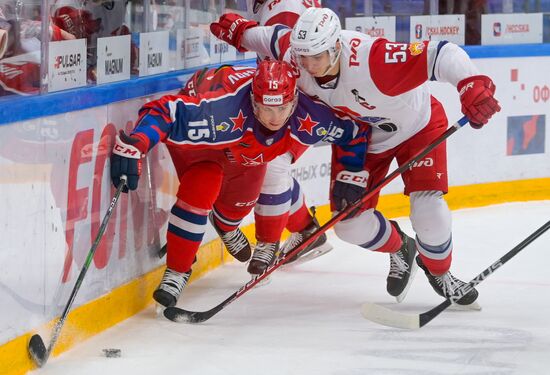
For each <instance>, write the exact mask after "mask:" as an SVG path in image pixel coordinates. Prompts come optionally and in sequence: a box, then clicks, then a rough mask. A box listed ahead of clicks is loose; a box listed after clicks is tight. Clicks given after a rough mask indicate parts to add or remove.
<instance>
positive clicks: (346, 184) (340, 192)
mask: <svg viewBox="0 0 550 375" xmlns="http://www.w3.org/2000/svg"><path fill="white" fill-rule="evenodd" d="M368 181H369V172H367V171H359V172H351V171H345V170H344V171H341V172H339V173H338V175H337V176H336V180H334V185H333V186H332V202H333V203H334V208H335V209H336V210H337V211H342V210H344V209H345V208H346V207H347V206H348V205H350V204H352V203H355V202H356V201H358V200H359V199H360V198H361V197H362V196H363V194H364V192H365V189H366V188H367V183H368Z"/></svg>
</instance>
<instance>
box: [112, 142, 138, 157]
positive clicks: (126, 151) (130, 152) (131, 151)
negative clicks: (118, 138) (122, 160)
mask: <svg viewBox="0 0 550 375" xmlns="http://www.w3.org/2000/svg"><path fill="white" fill-rule="evenodd" d="M114 150H115V151H116V153H117V155H121V156H126V155H127V156H133V157H136V156H138V150H137V149H135V148H129V147H124V146H122V145H120V144H115V147H114Z"/></svg>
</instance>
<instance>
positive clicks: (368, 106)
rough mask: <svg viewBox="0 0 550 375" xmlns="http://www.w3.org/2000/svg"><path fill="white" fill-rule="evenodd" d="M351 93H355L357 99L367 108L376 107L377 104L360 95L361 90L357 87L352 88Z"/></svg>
mask: <svg viewBox="0 0 550 375" xmlns="http://www.w3.org/2000/svg"><path fill="white" fill-rule="evenodd" d="M351 93H352V94H353V96H354V97H355V101H356V102H357V103H359V104H361V105H362V106H363V107H365V108H366V109H368V110H370V111H372V110H373V109H375V108H376V106H374V105H370V104H369V103H368V102H367V101H366V100H365V98H363V97H362V96H361V95H359V90H357V89H352V90H351Z"/></svg>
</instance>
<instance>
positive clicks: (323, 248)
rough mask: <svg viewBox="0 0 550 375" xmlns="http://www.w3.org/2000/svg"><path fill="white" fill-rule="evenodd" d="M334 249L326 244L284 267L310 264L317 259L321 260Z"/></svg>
mask: <svg viewBox="0 0 550 375" xmlns="http://www.w3.org/2000/svg"><path fill="white" fill-rule="evenodd" d="M332 249H333V247H332V245H331V244H330V243H328V242H325V243H324V244H322V245H321V246H319V247H317V248H315V249H313V250H311V251H310V252H307V253H305V254H304V255H302V256H301V257H299V258H298V259H296V260H295V261H288V262H286V263H285V264H283V267H286V266H289V265H293V266H298V265H300V264H303V263H306V262H309V261H311V260H313V259H315V258H319V257H320V256H322V255H325V254H326V253H328V252H330V251H331V250H332Z"/></svg>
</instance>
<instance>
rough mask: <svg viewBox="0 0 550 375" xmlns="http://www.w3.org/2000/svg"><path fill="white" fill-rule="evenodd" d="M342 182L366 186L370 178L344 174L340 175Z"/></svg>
mask: <svg viewBox="0 0 550 375" xmlns="http://www.w3.org/2000/svg"><path fill="white" fill-rule="evenodd" d="M340 181H343V182H353V183H355V184H356V185H366V184H367V181H368V178H367V177H365V176H357V175H352V174H347V173H342V174H341V175H340Z"/></svg>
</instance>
